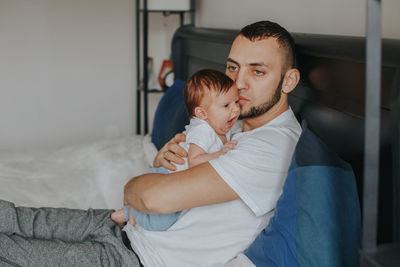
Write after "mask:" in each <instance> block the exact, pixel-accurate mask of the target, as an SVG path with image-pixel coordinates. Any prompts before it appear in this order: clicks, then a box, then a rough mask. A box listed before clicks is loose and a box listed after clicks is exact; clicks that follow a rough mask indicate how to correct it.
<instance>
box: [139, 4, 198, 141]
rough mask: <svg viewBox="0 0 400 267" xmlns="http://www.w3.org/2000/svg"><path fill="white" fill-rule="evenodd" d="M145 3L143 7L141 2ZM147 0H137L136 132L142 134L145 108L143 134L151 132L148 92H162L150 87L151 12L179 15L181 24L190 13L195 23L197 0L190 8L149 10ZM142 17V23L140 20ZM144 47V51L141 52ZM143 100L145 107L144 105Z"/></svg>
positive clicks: (192, 21)
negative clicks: (149, 44) (149, 36)
mask: <svg viewBox="0 0 400 267" xmlns="http://www.w3.org/2000/svg"><path fill="white" fill-rule="evenodd" d="M141 2H142V3H143V7H141V5H140V3H141ZM147 7H148V5H147V0H142V1H141V0H136V81H137V83H136V86H137V87H136V88H137V89H136V134H142V129H141V126H142V124H141V119H142V110H143V124H144V125H143V127H144V132H143V134H147V133H148V132H149V122H148V94H149V93H162V91H160V90H157V89H151V88H148V81H149V73H148V69H147V65H148V56H149V55H148V35H149V27H148V26H149V14H150V13H163V14H164V15H179V18H180V26H182V25H184V24H185V14H186V13H189V14H190V15H191V16H190V21H191V24H192V25H194V21H195V17H194V7H195V0H190V9H189V10H162V9H160V10H158V9H157V10H156V9H152V10H148V8H147ZM140 19H142V23H141V22H140ZM141 47H142V52H141ZM142 101H143V107H142Z"/></svg>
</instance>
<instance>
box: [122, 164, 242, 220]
mask: <svg viewBox="0 0 400 267" xmlns="http://www.w3.org/2000/svg"><path fill="white" fill-rule="evenodd" d="M124 197H125V201H126V202H127V203H128V205H131V206H134V207H135V208H136V209H137V210H139V211H141V212H144V213H148V214H163V213H170V212H176V211H181V210H185V209H190V208H193V207H199V206H205V205H210V204H217V203H222V202H227V201H231V200H234V199H237V198H238V196H237V194H236V193H235V192H234V191H233V190H232V189H231V188H230V186H229V185H228V184H226V183H225V181H224V180H223V179H222V178H221V177H220V176H219V175H218V173H217V172H216V171H215V170H214V168H213V167H212V166H211V165H210V164H209V163H208V162H207V163H203V164H201V165H198V166H196V167H194V168H191V169H188V170H186V171H181V172H176V173H171V174H158V173H152V174H144V175H141V176H138V177H136V178H133V179H131V180H130V181H129V182H128V183H127V184H126V185H125V188H124Z"/></svg>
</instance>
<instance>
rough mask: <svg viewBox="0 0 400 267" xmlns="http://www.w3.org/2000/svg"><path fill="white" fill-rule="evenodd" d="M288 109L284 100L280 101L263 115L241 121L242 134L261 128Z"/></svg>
mask: <svg viewBox="0 0 400 267" xmlns="http://www.w3.org/2000/svg"><path fill="white" fill-rule="evenodd" d="M288 109H289V104H288V102H287V100H286V99H281V101H279V102H278V103H276V105H275V106H273V107H272V108H271V109H270V110H268V111H267V112H265V113H264V114H262V115H260V116H257V117H254V118H246V119H243V132H247V131H251V130H254V129H256V128H258V127H261V126H263V125H265V124H267V123H268V122H270V121H272V120H273V119H275V118H276V117H278V116H279V115H281V114H282V113H283V112H285V111H286V110H288Z"/></svg>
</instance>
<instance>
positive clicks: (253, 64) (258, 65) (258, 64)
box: [248, 62, 269, 68]
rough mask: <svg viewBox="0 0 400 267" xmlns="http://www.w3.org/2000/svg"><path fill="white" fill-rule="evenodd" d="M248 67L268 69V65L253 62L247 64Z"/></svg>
mask: <svg viewBox="0 0 400 267" xmlns="http://www.w3.org/2000/svg"><path fill="white" fill-rule="evenodd" d="M248 65H249V66H252V67H267V68H268V67H269V66H268V64H266V63H264V62H253V63H249V64H248Z"/></svg>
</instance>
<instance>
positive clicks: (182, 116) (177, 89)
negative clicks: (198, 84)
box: [151, 80, 189, 150]
mask: <svg viewBox="0 0 400 267" xmlns="http://www.w3.org/2000/svg"><path fill="white" fill-rule="evenodd" d="M183 86H184V82H183V81H181V80H176V81H175V82H174V84H173V85H172V86H171V87H169V88H168V89H167V91H166V92H165V93H164V95H163V97H162V98H161V100H160V102H159V103H158V106H157V109H156V112H155V114H154V120H153V130H152V133H151V141H152V142H153V143H154V145H155V146H156V148H157V149H158V150H160V148H161V147H163V146H164V144H165V143H166V142H168V141H169V140H170V139H171V138H172V137H174V136H175V134H177V133H179V132H182V131H183V130H185V125H187V124H189V117H188V115H187V113H186V109H185V106H184V103H183Z"/></svg>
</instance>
